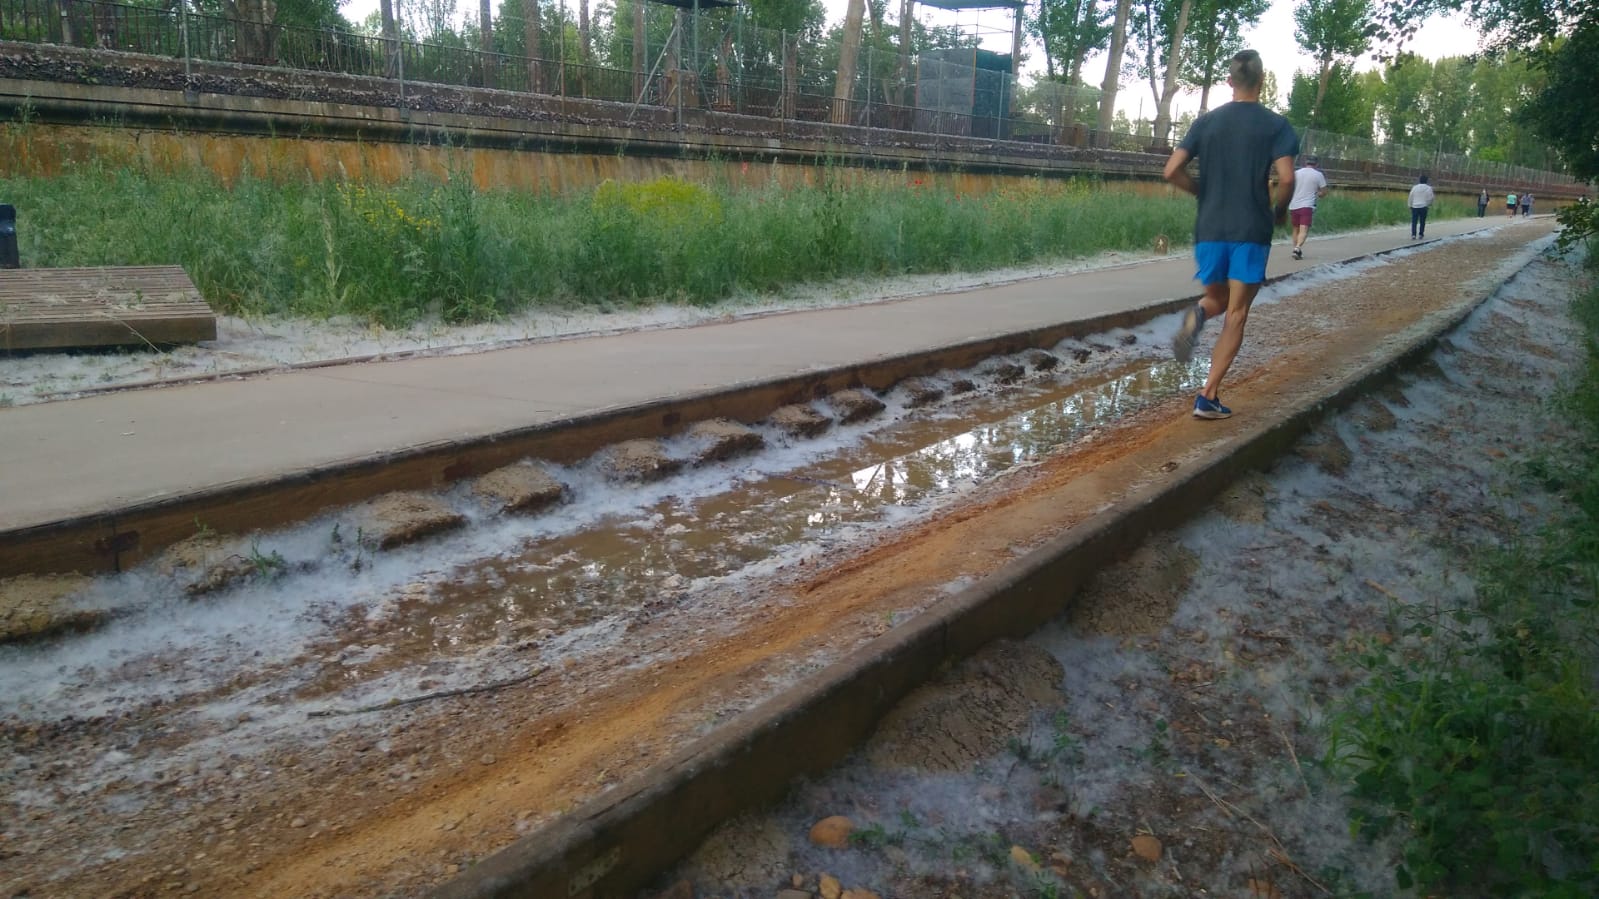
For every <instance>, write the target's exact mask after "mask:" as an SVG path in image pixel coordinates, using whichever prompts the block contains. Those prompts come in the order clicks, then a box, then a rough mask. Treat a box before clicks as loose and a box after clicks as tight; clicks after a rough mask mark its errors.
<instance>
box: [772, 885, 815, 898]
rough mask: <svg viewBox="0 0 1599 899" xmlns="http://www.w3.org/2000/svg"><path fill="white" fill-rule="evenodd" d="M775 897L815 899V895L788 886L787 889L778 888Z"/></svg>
mask: <svg viewBox="0 0 1599 899" xmlns="http://www.w3.org/2000/svg"><path fill="white" fill-rule="evenodd" d="M777 899H816V897H815V896H812V895H811V894H810V893H807V892H806V891H804V890H796V889H793V888H792V887H790V888H788V889H782V890H778V891H777Z"/></svg>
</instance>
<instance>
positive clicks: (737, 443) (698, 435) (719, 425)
mask: <svg viewBox="0 0 1599 899" xmlns="http://www.w3.org/2000/svg"><path fill="white" fill-rule="evenodd" d="M683 436H684V438H685V439H686V440H688V442H689V443H690V444H692V445H693V446H694V464H695V465H696V466H699V465H709V464H711V463H712V462H726V461H727V460H728V459H732V458H736V457H738V456H747V455H749V454H750V453H755V452H759V451H760V450H761V448H762V447H764V446H766V438H765V437H762V436H761V435H760V434H759V433H758V432H757V431H755V430H754V429H752V428H749V427H747V426H745V425H741V424H739V423H738V422H736V421H728V420H727V419H725V418H717V419H712V420H710V421H700V422H695V423H694V425H693V426H692V427H690V428H689V429H688V432H687V433H686V434H684V435H683Z"/></svg>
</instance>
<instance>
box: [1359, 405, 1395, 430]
mask: <svg viewBox="0 0 1599 899" xmlns="http://www.w3.org/2000/svg"><path fill="white" fill-rule="evenodd" d="M1353 417H1354V419H1355V421H1356V422H1358V423H1359V424H1360V425H1362V426H1363V427H1365V428H1366V430H1368V431H1392V430H1393V429H1394V428H1397V427H1399V418H1398V417H1397V416H1395V415H1394V410H1392V409H1390V408H1388V407H1387V406H1386V405H1384V404H1383V403H1380V402H1378V401H1376V400H1374V399H1373V400H1367V401H1366V402H1365V403H1363V404H1362V405H1361V406H1360V407H1359V408H1358V409H1356V410H1355V413H1354V416H1353Z"/></svg>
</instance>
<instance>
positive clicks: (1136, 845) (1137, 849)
mask: <svg viewBox="0 0 1599 899" xmlns="http://www.w3.org/2000/svg"><path fill="white" fill-rule="evenodd" d="M1161 848H1162V847H1161V845H1160V840H1157V839H1155V838H1154V837H1152V836H1150V835H1149V834H1147V833H1141V834H1139V835H1138V836H1136V837H1133V854H1134V855H1136V856H1138V857H1139V858H1141V859H1143V860H1144V861H1146V862H1158V861H1160V853H1161Z"/></svg>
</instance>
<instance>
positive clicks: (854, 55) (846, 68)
mask: <svg viewBox="0 0 1599 899" xmlns="http://www.w3.org/2000/svg"><path fill="white" fill-rule="evenodd" d="M865 13H866V0H849V6H848V8H847V10H846V11H845V13H844V46H843V47H842V48H841V49H840V50H839V54H838V80H837V81H836V82H834V83H833V117H832V118H833V123H834V124H836V125H845V124H848V123H849V120H850V114H849V107H850V98H851V97H852V96H853V95H854V93H855V63H856V61H857V60H858V59H859V57H860V55H861V19H862V18H863V17H864V16H865Z"/></svg>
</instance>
